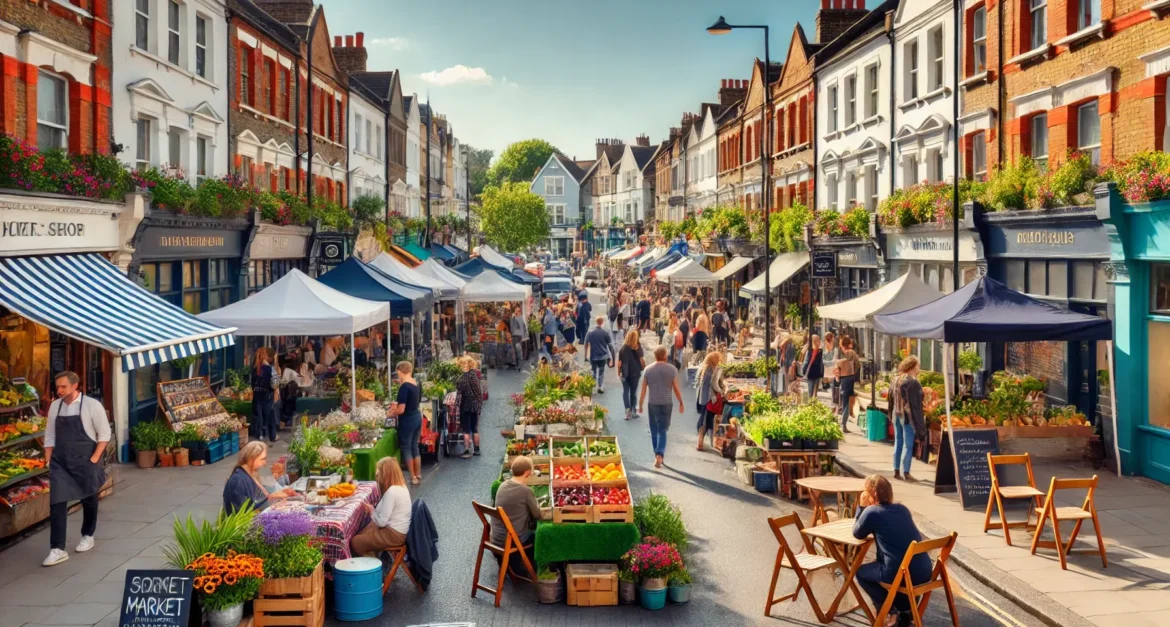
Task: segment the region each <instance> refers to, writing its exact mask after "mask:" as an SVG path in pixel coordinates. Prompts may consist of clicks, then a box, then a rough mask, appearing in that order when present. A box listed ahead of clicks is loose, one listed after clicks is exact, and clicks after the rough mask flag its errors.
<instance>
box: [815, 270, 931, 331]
mask: <svg viewBox="0 0 1170 627" xmlns="http://www.w3.org/2000/svg"><path fill="white" fill-rule="evenodd" d="M942 295H943V294H942V292H940V291H938V290H937V289H935V288H933V287H931V286H929V285H927V284H926V283H924V282H923V281H922V279H920V278H919V277H918V275H917V274H915V273H913V272H907V273H906V274H903V275H902V276H900V277H898V279H897V280H895V281H893V282H892V283H887V284H885V285H883V286H881V287H879V288H878V289H876V290H874V291H872V292H870V293H868V294H864V295H862V296H858V297H857V298H854V299H851V300H847V301H845V302H843V303H836V304H833V305H825V306H823V307H817V314H818V315H820V317H821V318H823V319H825V320H837V321H840V322H844V323H846V324H849V325H853V326H855V327H869V326H871V322H872V320H873V316H875V315H879V314H884V313H896V312H899V311H906V310H907V309H913V308H915V307H918V306H919V305H925V304H926V303H929V302H932V301H936V300H938V299H940V298H942Z"/></svg>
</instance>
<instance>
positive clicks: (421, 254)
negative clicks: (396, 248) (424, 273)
mask: <svg viewBox="0 0 1170 627" xmlns="http://www.w3.org/2000/svg"><path fill="white" fill-rule="evenodd" d="M402 247H403V248H405V249H406V252H408V253H410V254H412V255H414V258H415V259H418V260H419V262H420V263H421V262H423V261H426V260H427V259H430V258H431V252H430V251H429V250H427V249H425V248H423V247H422V246H419V245H418V244H415V243H414V242H406V244H404V245H403V246H402Z"/></svg>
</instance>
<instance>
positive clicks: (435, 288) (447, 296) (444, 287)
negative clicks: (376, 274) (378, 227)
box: [368, 252, 459, 300]
mask: <svg viewBox="0 0 1170 627" xmlns="http://www.w3.org/2000/svg"><path fill="white" fill-rule="evenodd" d="M428 261H430V260H429V259H428ZM368 263H369V265H371V266H374V267H375V268H377V269H379V270H381V271H382V272H383V273H385V274H387V275H389V276H392V277H394V278H395V279H398V280H399V281H402V282H404V283H409V284H411V285H418V286H421V287H426V288H429V289H430V290H431V291H432V292H434V294H435V298H436V299H439V300H454V299H455V298H456V297H457V296H459V288H457V287H454V286H452V285H450V284H448V283H445V282H443V281H440V280H438V279H435V278H433V277H430V276H428V275H425V274H422V273H420V272H418V271H417V269H415V268H408V267H407V266H406V264H404V263H402V262H401V261H398V260H397V259H395V258H393V257H391V256H390V255H387V254H386V253H384V252H383V253H379V254H378V256H377V257H374V258H373V259H371V260H370V261H369V262H368ZM420 267H421V266H420Z"/></svg>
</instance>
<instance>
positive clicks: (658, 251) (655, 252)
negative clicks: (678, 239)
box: [626, 246, 666, 268]
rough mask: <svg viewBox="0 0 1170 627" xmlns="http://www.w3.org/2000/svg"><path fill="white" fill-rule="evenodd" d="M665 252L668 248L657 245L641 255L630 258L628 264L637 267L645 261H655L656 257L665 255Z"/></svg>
mask: <svg viewBox="0 0 1170 627" xmlns="http://www.w3.org/2000/svg"><path fill="white" fill-rule="evenodd" d="M665 253H666V249H664V248H659V247H657V246H656V247H654V248H651V249H650V250H647V251H645V252H643V253H642V254H641V255H638V256H637V257H634V258H633V259H630V260H629V261H627V262H626V265H627V266H629V267H631V268H633V267H637V266H640V265H642V264H645V263H650V262H652V261H654V260H655V259H658V258H660V257H662V255H664V254H665Z"/></svg>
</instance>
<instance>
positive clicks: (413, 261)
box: [389, 244, 422, 268]
mask: <svg viewBox="0 0 1170 627" xmlns="http://www.w3.org/2000/svg"><path fill="white" fill-rule="evenodd" d="M389 254H390V256H392V257H394V258H395V259H397V260H398V261H401V262H402V263H404V264H406V265H407V266H409V267H411V268H414V267H416V266H418V265H419V264H420V263H422V262H421V261H419V259H418V258H417V257H415V256H414V255H412V254H410V253H408V252H406V250H404V249H403V248H402V247H401V246H395V245H393V244H391V245H390V250H389Z"/></svg>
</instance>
